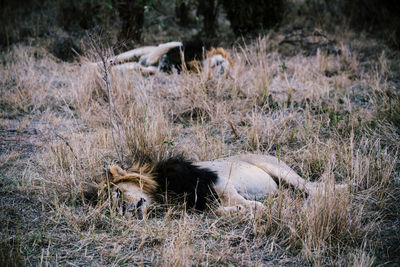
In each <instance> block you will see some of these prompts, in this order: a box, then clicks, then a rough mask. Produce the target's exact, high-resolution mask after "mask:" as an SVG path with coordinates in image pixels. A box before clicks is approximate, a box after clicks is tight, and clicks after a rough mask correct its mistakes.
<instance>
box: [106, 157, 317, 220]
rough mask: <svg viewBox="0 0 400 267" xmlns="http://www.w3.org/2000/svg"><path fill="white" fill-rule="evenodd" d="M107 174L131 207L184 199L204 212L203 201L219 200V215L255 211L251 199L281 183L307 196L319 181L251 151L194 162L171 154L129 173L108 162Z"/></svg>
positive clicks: (312, 191)
mask: <svg viewBox="0 0 400 267" xmlns="http://www.w3.org/2000/svg"><path fill="white" fill-rule="evenodd" d="M110 173H111V174H112V180H111V182H112V184H114V185H115V186H116V187H117V188H119V189H120V190H121V192H122V195H123V198H124V199H125V201H127V202H128V203H130V204H132V205H133V207H135V205H136V203H139V202H140V203H142V202H143V201H142V200H144V201H145V202H146V204H151V203H153V202H168V203H174V202H176V201H177V202H182V201H185V202H186V204H187V205H188V206H189V207H194V208H196V209H199V210H203V209H204V208H205V207H206V206H207V203H208V201H213V200H215V199H218V201H219V205H220V206H219V208H218V209H217V212H218V213H226V212H231V211H237V210H243V209H248V210H251V211H254V209H262V208H263V205H262V204H261V203H260V202H258V201H255V200H257V199H261V198H264V197H266V196H267V195H268V194H270V193H272V192H274V191H276V190H278V188H279V184H280V183H281V182H282V183H285V184H289V185H291V186H293V187H294V188H297V189H299V190H302V191H304V192H306V193H307V194H311V195H313V194H315V193H316V192H317V188H319V183H311V182H307V181H305V180H304V179H303V178H301V177H300V176H299V175H298V174H297V173H296V172H295V171H293V170H292V169H291V168H290V167H289V166H287V165H286V164H285V163H284V162H282V161H280V160H279V159H277V158H276V157H272V156H266V155H254V154H247V155H238V156H233V157H228V158H222V159H217V160H214V161H203V162H194V163H192V162H189V161H187V160H184V159H182V158H172V159H169V160H166V161H162V162H160V163H158V164H156V165H154V166H153V167H152V168H147V169H146V170H144V169H141V168H140V167H139V165H136V166H135V167H133V168H131V169H129V170H128V171H124V170H122V169H121V168H120V167H118V166H113V167H111V169H110ZM147 183H150V184H151V185H150V186H149V185H145V184H147Z"/></svg>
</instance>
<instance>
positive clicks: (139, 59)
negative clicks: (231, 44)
mask: <svg viewBox="0 0 400 267" xmlns="http://www.w3.org/2000/svg"><path fill="white" fill-rule="evenodd" d="M108 63H109V64H111V65H112V66H113V69H119V70H122V71H138V72H141V73H142V74H155V73H157V72H159V71H163V72H168V73H169V72H171V71H172V69H174V68H175V69H177V70H178V72H180V71H182V70H183V69H187V70H192V71H199V70H201V69H204V70H205V71H207V73H208V74H211V73H212V72H214V74H217V75H228V74H229V72H230V70H231V68H232V67H233V61H232V58H231V57H230V55H229V53H228V52H226V51H225V50H224V49H223V48H221V47H219V48H211V49H209V50H205V45H204V43H203V42H202V41H199V40H194V41H183V42H169V43H164V44H160V45H158V46H144V47H139V48H136V49H133V50H130V51H127V52H124V53H122V54H119V55H116V56H114V57H113V58H111V59H109V62H108ZM95 64H98V63H95Z"/></svg>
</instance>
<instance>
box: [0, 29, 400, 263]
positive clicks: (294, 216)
mask: <svg viewBox="0 0 400 267" xmlns="http://www.w3.org/2000/svg"><path fill="white" fill-rule="evenodd" d="M331 38H334V39H336V40H337V41H338V44H339V45H338V46H339V48H340V49H341V54H340V55H328V54H327V53H325V52H324V51H323V50H319V51H318V52H317V54H316V55H314V56H308V57H305V56H302V55H301V54H297V55H295V56H290V57H289V56H288V57H284V56H282V55H281V54H280V53H279V52H278V48H279V46H278V43H279V41H280V40H281V39H282V36H281V35H279V34H275V35H270V36H265V37H263V38H260V39H259V40H256V41H254V42H253V44H252V45H248V46H241V47H236V48H235V49H232V53H233V57H234V60H235V64H236V65H235V70H234V74H233V75H232V77H230V78H228V79H223V78H221V79H219V78H212V79H209V78H208V77H207V75H206V74H203V73H200V74H193V73H185V72H184V73H182V74H181V75H178V74H176V73H175V74H172V75H167V74H159V75H155V76H151V77H142V76H141V75H139V74H135V73H118V72H113V71H111V73H110V79H109V81H110V91H111V95H110V94H109V92H108V88H107V87H106V84H105V83H104V81H103V79H102V75H103V73H102V72H101V71H99V70H97V69H94V68H92V67H90V66H87V65H85V64H84V63H82V64H77V63H63V62H60V61H58V60H56V59H55V58H53V57H52V56H50V55H49V54H48V53H47V52H46V51H44V50H42V49H41V48H38V47H29V46H15V47H13V48H12V49H11V50H10V51H8V52H6V53H3V54H2V61H3V64H2V65H1V66H0V75H1V77H3V79H2V80H1V84H0V90H1V98H0V107H1V109H0V112H1V124H0V125H1V128H0V129H1V133H2V136H3V137H4V138H5V139H4V140H5V141H4V142H3V141H2V144H1V145H2V149H3V148H4V150H3V152H2V153H1V158H2V162H3V163H1V164H2V172H1V173H2V174H1V177H0V178H1V180H0V184H1V187H0V188H1V191H2V192H7V194H5V195H4V197H3V198H2V199H1V201H2V202H1V209H2V210H4V211H5V213H4V214H7V216H4V215H1V216H0V219H1V220H0V223H1V224H2V225H8V227H6V228H3V229H2V231H1V234H2V235H1V238H2V240H1V247H2V248H5V249H2V250H0V256H1V258H0V259H1V261H3V262H8V263H9V264H11V265H12V264H15V265H18V264H19V263H20V262H25V263H26V264H32V265H36V264H43V265H45V264H48V263H49V264H52V265H64V264H65V265H89V264H94V265H113V266H114V265H132V264H137V265H150V264H152V265H168V266H182V265H185V266H187V265H242V266H250V265H299V264H300V265H307V264H312V265H353V266H371V265H374V264H377V263H382V262H385V261H392V262H397V263H399V258H398V256H397V258H396V257H395V255H396V253H397V252H398V242H399V240H400V238H399V236H398V235H399V229H398V227H399V218H400V217H399V215H400V207H399V203H398V199H399V196H400V194H399V174H400V172H399V160H398V152H399V144H400V142H399V141H400V138H399V134H400V128H399V120H400V113H399V106H400V95H399V90H398V88H399V82H398V77H399V69H398V64H399V60H398V57H397V56H396V55H395V54H394V53H393V52H391V51H390V50H388V49H387V48H385V47H383V46H380V45H378V44H376V43H375V42H374V41H373V40H368V39H357V38H356V37H355V36H354V34H353V33H351V32H345V33H340V34H339V33H338V34H337V35H336V36H331ZM365 51H373V52H370V54H369V56H368V57H367V56H365V55H364V53H366V52H365ZM88 56H89V55H88ZM396 68H397V69H396ZM110 105H111V107H112V109H111V112H112V120H111V121H110V111H109V106H110ZM11 129H14V130H15V131H16V134H15V136H13V133H14V132H12V131H11ZM32 129H34V131H33V130H32ZM112 130H113V131H114V132H115V133H116V135H114V137H113V135H112ZM14 137H15V138H19V141H18V142H19V143H16V144H15V146H14V145H12V144H14V143H11V141H10V140H14V139H12V138H14ZM10 138H11V139H10ZM9 139H10V140H9ZM16 142H17V141H16ZM116 145H117V146H118V147H120V148H121V151H122V153H123V159H125V160H124V162H119V161H121V157H119V155H118V153H117V152H116V151H119V150H116V149H115V146H116ZM13 147H14V148H13ZM17 148H20V149H17ZM24 149H25V150H24ZM244 152H254V153H269V154H272V155H275V156H278V157H280V158H282V159H283V160H284V161H286V162H287V163H288V164H289V165H291V166H293V167H294V168H295V169H296V170H297V171H298V172H299V173H300V174H301V175H302V176H303V177H305V178H306V179H311V180H316V179H321V180H322V181H324V182H326V183H327V184H329V183H333V182H343V183H346V184H348V185H349V188H348V190H347V191H346V192H342V193H339V192H327V193H326V194H324V195H321V196H319V197H316V198H308V199H305V198H304V197H303V196H302V194H301V193H298V192H292V191H291V190H290V189H282V191H281V192H279V193H277V194H276V195H271V196H266V198H265V200H264V205H265V206H266V207H267V209H266V210H265V212H263V213H262V214H257V215H256V216H251V215H244V216H243V215H237V216H231V217H228V216H223V217H217V216H215V215H214V214H213V213H212V211H208V212H205V213H202V214H197V213H194V212H187V211H186V210H185V209H184V207H155V210H154V211H153V213H152V215H151V217H150V218H148V219H146V220H143V221H138V220H136V219H132V218H125V217H122V216H120V215H119V214H117V213H116V212H115V211H114V210H112V209H110V208H109V207H110V205H109V203H104V204H103V205H102V206H101V207H99V206H93V205H91V204H90V203H87V201H85V199H84V198H83V194H82V193H83V191H84V190H85V189H86V188H87V185H88V184H89V183H92V182H96V181H97V180H98V177H99V175H101V174H103V173H104V170H105V169H106V168H108V167H109V166H110V165H111V164H112V163H115V162H118V163H120V164H123V165H125V166H128V165H129V164H131V163H132V161H133V160H137V159H140V158H141V157H142V156H143V155H147V156H148V157H149V159H152V160H158V159H163V158H166V157H169V156H172V155H177V154H181V153H183V154H184V155H185V156H187V157H188V158H190V159H192V160H211V159H215V158H218V157H224V156H229V155H234V154H238V153H244ZM24 153H25V154H24ZM23 155H25V156H23ZM13 183H14V184H13ZM27 198H28V199H30V201H26V199H27ZM12 199H14V200H12ZM17 200H18V201H17ZM21 206H23V207H24V208H23V207H21ZM22 208H23V209H24V210H23V211H21V209H22ZM33 218H39V219H38V221H39V222H40V223H36V221H35V220H34V219H33ZM7 248H11V250H10V249H7ZM6 251H12V253H10V254H11V255H7V253H6ZM397 255H398V254H397Z"/></svg>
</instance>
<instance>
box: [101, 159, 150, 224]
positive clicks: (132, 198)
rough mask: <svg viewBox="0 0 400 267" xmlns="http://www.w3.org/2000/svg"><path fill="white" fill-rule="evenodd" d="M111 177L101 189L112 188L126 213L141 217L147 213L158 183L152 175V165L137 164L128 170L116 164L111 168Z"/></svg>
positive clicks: (113, 193)
mask: <svg viewBox="0 0 400 267" xmlns="http://www.w3.org/2000/svg"><path fill="white" fill-rule="evenodd" d="M109 172H110V175H111V179H110V180H109V183H104V184H103V185H102V188H101V191H102V192H105V189H106V188H110V189H111V190H112V193H111V196H112V197H113V199H115V200H116V201H117V202H118V203H120V205H121V207H120V208H121V210H122V213H123V214H124V215H131V214H132V215H134V216H136V217H137V218H139V219H142V218H143V215H144V214H146V211H147V206H148V205H150V204H151V203H152V202H153V197H152V195H153V194H154V192H155V190H156V188H157V183H156V182H155V181H154V180H153V177H152V176H151V174H150V173H151V170H150V167H149V166H147V165H144V166H139V165H135V166H133V167H132V168H130V169H129V170H128V171H125V170H123V169H122V168H121V167H119V166H117V165H114V166H112V167H111V168H110V170H109Z"/></svg>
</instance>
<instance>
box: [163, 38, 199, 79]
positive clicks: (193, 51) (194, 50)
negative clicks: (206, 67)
mask: <svg viewBox="0 0 400 267" xmlns="http://www.w3.org/2000/svg"><path fill="white" fill-rule="evenodd" d="M205 49H206V45H205V44H204V42H203V41H201V40H190V41H183V42H182V45H181V46H178V47H174V48H172V49H170V50H169V51H168V52H167V53H166V54H165V55H164V56H163V57H162V59H161V62H160V69H161V70H162V71H165V72H171V70H172V68H175V69H177V70H178V72H180V71H181V70H182V57H181V51H182V52H183V55H184V61H185V63H186V64H187V63H188V62H190V61H192V60H202V59H203V53H204V50H205Z"/></svg>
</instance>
